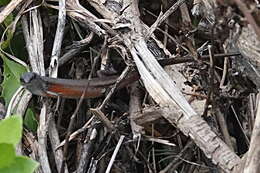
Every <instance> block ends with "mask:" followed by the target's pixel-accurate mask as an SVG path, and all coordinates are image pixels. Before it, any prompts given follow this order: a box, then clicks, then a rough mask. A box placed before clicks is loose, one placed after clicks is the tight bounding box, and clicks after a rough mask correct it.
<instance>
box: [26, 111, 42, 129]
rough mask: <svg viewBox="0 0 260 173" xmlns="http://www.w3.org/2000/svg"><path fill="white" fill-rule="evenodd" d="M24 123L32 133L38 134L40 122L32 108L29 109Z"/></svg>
mask: <svg viewBox="0 0 260 173" xmlns="http://www.w3.org/2000/svg"><path fill="white" fill-rule="evenodd" d="M23 122H24V125H25V126H26V127H27V128H28V129H30V130H31V131H32V132H36V131H37V126H38V122H37V120H36V119H35V114H34V112H33V111H32V109H30V108H29V109H27V111H26V113H25V117H24V121H23Z"/></svg>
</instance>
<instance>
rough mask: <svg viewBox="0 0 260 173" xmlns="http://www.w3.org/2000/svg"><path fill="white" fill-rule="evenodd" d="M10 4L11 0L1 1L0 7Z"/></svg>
mask: <svg viewBox="0 0 260 173" xmlns="http://www.w3.org/2000/svg"><path fill="white" fill-rule="evenodd" d="M9 2H10V0H1V1H0V5H7V4H8V3H9Z"/></svg>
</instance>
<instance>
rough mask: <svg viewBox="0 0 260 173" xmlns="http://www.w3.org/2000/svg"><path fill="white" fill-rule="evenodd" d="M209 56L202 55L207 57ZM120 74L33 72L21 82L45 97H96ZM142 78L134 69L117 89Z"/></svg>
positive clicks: (164, 62) (171, 60)
mask: <svg viewBox="0 0 260 173" xmlns="http://www.w3.org/2000/svg"><path fill="white" fill-rule="evenodd" d="M235 55H238V53H234V54H230V55H229V54H224V55H223V54H219V55H214V56H215V57H223V56H235ZM206 58H208V56H202V57H201V59H202V60H203V59H206ZM190 61H193V58H191V57H186V58H177V59H176V58H169V59H162V60H159V63H160V64H161V65H162V66H165V65H170V64H176V63H184V62H190ZM117 78H118V76H108V77H103V78H93V79H91V80H73V79H59V78H49V77H44V76H40V75H38V74H36V73H33V72H27V73H24V74H23V75H22V76H21V79H20V81H21V84H22V85H23V86H24V87H25V88H26V89H28V90H29V91H30V92H31V93H32V94H35V95H39V96H44V97H58V96H61V97H64V98H73V99H76V98H80V97H81V96H82V95H83V94H84V95H83V96H84V98H96V97H100V96H102V95H104V93H105V92H106V91H107V89H109V88H111V87H112V86H113V85H114V84H115V82H116V81H117ZM139 78H140V76H139V74H138V72H136V71H133V72H131V73H130V74H129V75H127V76H126V78H125V79H123V80H122V81H121V82H120V83H119V84H118V86H117V89H120V88H123V87H125V86H127V85H129V84H131V83H132V82H134V81H137V80H138V79H139Z"/></svg>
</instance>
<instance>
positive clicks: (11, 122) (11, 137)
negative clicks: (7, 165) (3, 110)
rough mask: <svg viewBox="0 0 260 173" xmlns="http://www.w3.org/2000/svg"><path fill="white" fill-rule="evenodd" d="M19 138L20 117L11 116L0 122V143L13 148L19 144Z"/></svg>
mask: <svg viewBox="0 0 260 173" xmlns="http://www.w3.org/2000/svg"><path fill="white" fill-rule="evenodd" d="M21 137H22V118H21V117H20V116H11V117H10V118H7V119H4V120H1V121H0V143H7V144H12V145H14V146H15V145H16V144H18V143H19V141H20V139H21ZM0 152H1V151H0ZM0 172H1V171H0Z"/></svg>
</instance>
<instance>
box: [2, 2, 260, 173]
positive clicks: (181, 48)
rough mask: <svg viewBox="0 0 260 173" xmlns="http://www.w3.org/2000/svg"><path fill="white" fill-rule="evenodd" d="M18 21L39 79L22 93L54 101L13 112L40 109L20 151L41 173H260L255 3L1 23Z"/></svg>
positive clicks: (33, 16)
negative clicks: (35, 163) (35, 125)
mask: <svg viewBox="0 0 260 173" xmlns="http://www.w3.org/2000/svg"><path fill="white" fill-rule="evenodd" d="M11 12H12V13H14V14H15V15H16V19H17V20H14V21H13V23H12V25H11V26H10V27H13V28H14V29H15V28H16V29H15V30H14V32H15V33H16V32H19V31H21V30H22V31H23V36H24V40H25V43H24V45H26V50H27V52H28V59H27V60H24V62H23V63H24V64H28V66H29V69H30V70H31V71H32V72H35V73H37V74H39V75H40V76H39V75H33V74H32V73H29V75H28V74H27V75H23V77H22V79H21V82H22V84H23V85H24V86H25V88H27V89H28V90H29V91H30V92H31V93H33V94H36V95H40V96H47V97H39V96H36V95H34V96H32V95H31V94H30V92H29V91H28V90H24V91H23V94H22V95H20V96H19V97H18V96H14V98H13V100H14V103H16V104H17V106H16V107H15V108H12V109H10V110H11V112H13V113H14V112H16V113H19V114H21V115H23V114H24V113H25V111H26V109H27V107H28V105H30V106H31V105H32V106H33V107H34V112H35V117H36V119H37V120H38V128H37V132H32V131H30V130H28V129H26V130H25V131H24V137H23V143H22V145H21V146H19V147H20V148H19V149H20V150H19V151H21V154H25V155H30V156H31V157H32V158H34V159H35V160H37V161H38V162H39V163H40V165H41V166H40V167H39V169H38V172H44V173H45V172H61V173H63V172H67V173H68V172H77V173H83V172H160V173H166V172H173V171H176V172H195V173H196V172H220V171H224V172H243V171H245V172H250V173H253V172H257V171H258V170H259V169H260V168H259V167H260V165H259V164H257V163H259V157H258V156H257V153H258V150H259V149H258V148H259V147H257V146H258V143H259V142H258V141H259V140H258V138H259V135H257V134H258V133H259V132H258V126H257V124H258V121H259V120H258V119H259V117H260V108H259V105H260V102H259V96H258V95H259V94H258V93H259V88H260V27H259V25H260V21H259V19H260V10H259V2H258V1H257V0H254V1H253V0H250V1H247V4H246V3H245V2H243V1H242V0H232V1H224V0H194V1H188V0H161V1H158V0H149V1H147V0H139V1H133V0H87V1H78V0H66V1H65V0H60V1H48V0H46V1H43V2H38V1H32V0H29V1H15V2H14V1H11V2H10V3H9V4H8V5H6V6H3V7H2V8H1V12H0V23H1V22H3V21H4V19H5V18H6V16H8V15H9V14H10V13H11ZM1 51H3V50H1ZM8 55H9V58H11V59H13V60H16V61H17V58H16V57H19V55H10V54H7V56H8ZM20 61H21V60H19V62H20ZM134 75H135V76H134ZM35 76H37V81H36V80H34V79H35ZM41 76H47V77H41ZM131 76H134V78H133V77H131ZM50 78H52V79H50ZM56 78H66V79H72V80H60V79H56ZM38 79H42V81H41V82H42V83H41V85H40V84H39V83H38V82H39V80H38ZM32 80H34V81H36V82H34V83H32ZM35 83H36V84H35ZM29 85H30V87H28V86H29ZM65 85H66V86H65ZM57 88H58V89H57ZM36 90H37V92H36ZM50 96H52V97H56V98H50ZM68 98H74V99H68ZM75 98H76V99H75ZM84 98H86V99H84ZM29 103H30V104H29ZM11 104H12V102H11V103H10V104H9V107H12V105H11ZM10 105H11V106H10ZM10 110H9V111H7V115H6V116H9V115H10ZM3 112H4V111H3ZM3 114H4V113H3ZM246 153H247V154H246ZM256 160H257V161H256Z"/></svg>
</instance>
